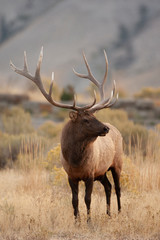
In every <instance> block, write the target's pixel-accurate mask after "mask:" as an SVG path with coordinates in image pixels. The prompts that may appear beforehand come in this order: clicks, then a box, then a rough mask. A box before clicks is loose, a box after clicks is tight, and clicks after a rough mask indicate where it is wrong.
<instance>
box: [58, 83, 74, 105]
mask: <svg viewBox="0 0 160 240" xmlns="http://www.w3.org/2000/svg"><path fill="white" fill-rule="evenodd" d="M73 99H74V88H73V87H72V86H71V85H68V86H67V87H66V88H64V89H63V92H62V94H61V100H62V101H71V100H73Z"/></svg>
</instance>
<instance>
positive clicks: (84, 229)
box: [0, 163, 160, 240]
mask: <svg viewBox="0 0 160 240" xmlns="http://www.w3.org/2000/svg"><path fill="white" fill-rule="evenodd" d="M139 173H140V174H139V179H138V185H136V186H137V190H138V191H137V192H132V191H127V190H126V191H125V190H123V191H122V198H121V199H122V212H121V213H120V214H119V215H118V214H117V202H116V196H115V193H114V191H112V204H111V213H112V216H111V218H110V217H108V216H106V215H105V195H104V191H103V188H102V186H101V185H100V184H99V183H95V185H94V191H93V195H92V204H91V208H92V222H91V225H87V223H86V208H85V204H84V201H83V199H84V185H83V183H81V184H80V193H79V199H80V213H81V224H80V225H79V226H76V225H75V224H74V218H73V210H72V205H71V193H70V189H69V186H68V184H66V178H65V182H64V181H63V180H62V181H61V184H57V182H54V181H51V179H50V172H48V171H45V170H44V169H40V168H38V167H37V168H34V169H33V170H30V171H20V170H18V171H17V170H4V171H1V172H0V189H1V191H0V239H5V240H20V239H23V240H30V239H32V240H56V239H68V240H69V239H93V240H94V239H157V240H158V239H159V238H160V221H159V219H160V204H159V200H160V191H159V190H160V184H159V183H160V182H159V183H158V182H157V180H156V179H158V181H160V170H159V168H158V167H157V165H153V166H151V165H149V164H147V163H146V164H145V165H144V166H143V167H142V168H141V169H140V172H139ZM135 181H136V179H135Z"/></svg>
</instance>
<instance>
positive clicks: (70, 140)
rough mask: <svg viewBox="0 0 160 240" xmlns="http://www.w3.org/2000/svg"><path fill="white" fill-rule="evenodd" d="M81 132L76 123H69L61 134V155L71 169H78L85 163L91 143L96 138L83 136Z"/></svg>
mask: <svg viewBox="0 0 160 240" xmlns="http://www.w3.org/2000/svg"><path fill="white" fill-rule="evenodd" d="M81 131H82V130H81V129H79V128H78V127H77V125H76V123H73V122H72V121H69V122H68V123H67V124H66V126H65V127H64V129H63V132H62V137H61V147H62V154H63V156H64V158H65V159H66V160H67V161H68V162H69V163H70V164H71V166H73V167H80V166H81V165H82V164H83V163H84V161H86V159H87V154H88V152H90V148H91V147H92V143H93V142H94V141H95V140H96V137H94V138H93V137H86V136H83V134H82V133H81ZM84 155H85V156H86V157H84Z"/></svg>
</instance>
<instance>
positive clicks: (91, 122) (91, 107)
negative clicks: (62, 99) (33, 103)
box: [10, 47, 118, 136]
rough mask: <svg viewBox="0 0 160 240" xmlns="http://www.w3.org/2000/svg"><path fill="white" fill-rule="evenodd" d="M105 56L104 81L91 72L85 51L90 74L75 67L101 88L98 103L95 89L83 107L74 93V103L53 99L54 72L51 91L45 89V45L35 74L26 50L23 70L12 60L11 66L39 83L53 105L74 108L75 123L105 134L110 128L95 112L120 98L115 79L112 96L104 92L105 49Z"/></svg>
mask: <svg viewBox="0 0 160 240" xmlns="http://www.w3.org/2000/svg"><path fill="white" fill-rule="evenodd" d="M104 56H105V62H106V71H105V75H104V78H103V81H102V83H100V82H98V81H97V80H96V78H95V77H94V76H93V74H92V73H91V70H90V67H89V64H88V62H87V59H86V56H85V54H84V53H83V58H84V62H85V65H86V68H87V71H88V74H87V75H85V74H80V73H77V72H76V71H75V70H74V69H73V71H74V73H75V74H76V75H77V76H78V77H81V78H86V79H88V80H90V81H91V82H92V83H93V84H95V85H96V86H97V88H98V89H99V92H100V97H101V99H100V101H99V102H98V103H96V93H95V91H94V99H93V102H92V103H91V104H88V105H85V106H83V107H80V106H77V105H76V98H75V95H74V101H73V104H63V103H58V102H56V101H55V100H53V98H52V89H53V81H54V73H52V80H51V84H50V88H49V92H48V93H47V92H46V90H45V89H44V86H43V83H42V80H41V76H40V68H41V63H42V59H43V47H42V48H41V52H40V55H39V59H38V63H37V68H36V71H35V75H34V76H33V75H31V74H30V73H29V72H28V65H27V57H26V52H24V68H23V70H21V69H18V68H17V67H15V65H14V64H13V63H12V62H10V66H11V68H12V69H13V70H14V71H15V72H16V73H18V74H20V75H22V76H24V77H26V78H28V79H30V80H31V81H33V82H34V83H35V84H36V85H37V87H38V88H39V90H40V91H41V93H42V94H43V96H44V97H45V98H46V99H47V101H48V102H50V103H51V104H52V105H54V106H56V107H60V108H66V109H70V110H72V111H71V112H70V114H69V116H70V119H71V121H72V122H73V123H75V124H76V123H78V122H79V123H81V126H82V125H83V127H84V129H87V133H88V134H95V135H96V136H104V135H105V134H106V133H107V132H108V131H109V128H108V127H107V126H105V125H104V124H103V123H101V122H99V121H98V120H97V119H96V118H95V117H94V115H93V114H94V112H96V111H98V110H100V109H103V108H108V107H110V106H112V105H113V104H114V103H115V102H116V100H117V99H118V94H117V95H116V96H115V92H116V83H115V81H114V86H113V90H112V91H111V96H110V97H109V98H106V97H105V94H104V84H105V82H106V79H107V73H108V60H107V55H106V52H105V51H104ZM95 126H96V127H97V128H96V129H94V128H95ZM93 132H95V133H93Z"/></svg>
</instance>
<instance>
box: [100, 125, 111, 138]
mask: <svg viewBox="0 0 160 240" xmlns="http://www.w3.org/2000/svg"><path fill="white" fill-rule="evenodd" d="M108 132H109V127H107V126H105V125H104V127H103V130H102V132H101V133H100V134H99V136H106V134H107V133H108Z"/></svg>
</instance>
